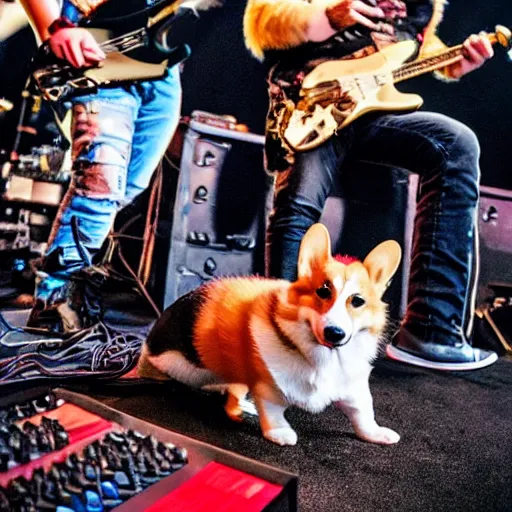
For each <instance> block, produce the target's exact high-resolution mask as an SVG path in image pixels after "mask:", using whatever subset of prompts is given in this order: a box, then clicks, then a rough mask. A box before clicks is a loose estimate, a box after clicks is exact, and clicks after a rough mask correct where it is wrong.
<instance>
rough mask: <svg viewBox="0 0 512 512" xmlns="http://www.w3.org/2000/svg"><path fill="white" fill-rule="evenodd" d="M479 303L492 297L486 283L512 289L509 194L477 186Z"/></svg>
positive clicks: (511, 204) (510, 207) (511, 233)
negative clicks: (478, 203) (509, 286)
mask: <svg viewBox="0 0 512 512" xmlns="http://www.w3.org/2000/svg"><path fill="white" fill-rule="evenodd" d="M478 224H479V229H480V236H479V240H480V276H479V281H478V301H477V302H478V303H481V302H483V301H484V300H485V299H486V298H488V297H492V296H493V295H494V293H493V292H492V290H491V289H490V288H489V284H492V283H497V282H499V283H502V284H508V285H511V286H512V191H510V190H504V189H500V188H493V187H480V207H479V218H478Z"/></svg>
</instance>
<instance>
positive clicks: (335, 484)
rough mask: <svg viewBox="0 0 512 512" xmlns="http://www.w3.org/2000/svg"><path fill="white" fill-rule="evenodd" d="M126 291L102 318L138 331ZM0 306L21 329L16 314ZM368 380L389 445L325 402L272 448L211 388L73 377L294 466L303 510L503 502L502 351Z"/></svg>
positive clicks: (511, 428)
mask: <svg viewBox="0 0 512 512" xmlns="http://www.w3.org/2000/svg"><path fill="white" fill-rule="evenodd" d="M117 298H119V297H117ZM128 299H129V297H127V296H123V304H124V308H123V311H124V312H123V314H121V313H120V311H119V308H116V307H115V304H112V306H114V307H107V308H106V310H107V312H108V314H107V321H108V323H110V324H111V325H113V324H114V325H115V326H116V327H118V328H120V327H124V328H129V329H130V330H134V329H135V330H138V331H139V332H144V331H146V330H147V328H148V324H149V323H151V320H152V318H151V316H152V315H151V312H148V311H147V307H143V306H144V305H142V306H141V304H140V299H137V298H135V297H132V298H131V300H128ZM114 302H115V301H114ZM109 306H110V304H109ZM144 313H147V315H146V316H144ZM4 314H5V316H6V317H7V319H8V320H9V321H10V322H11V323H12V324H14V325H20V326H21V325H24V318H25V317H26V314H27V311H25V312H21V311H8V312H7V311H4ZM371 388H372V392H373V397H374V404H375V411H376V417H377V421H378V422H379V424H381V425H384V426H387V427H390V428H393V429H394V430H396V431H397V432H398V433H400V435H401V436H402V439H401V441H400V442H399V443H398V444H397V445H395V446H390V447H384V446H375V445H371V444H368V443H364V442H362V441H359V440H358V439H356V438H355V437H354V435H353V434H352V431H351V428H350V425H349V423H348V420H347V419H346V418H345V417H344V416H343V414H342V413H341V412H340V411H338V410H337V409H336V408H335V407H330V408H328V409H327V410H326V411H324V412H323V413H320V414H316V415H313V414H309V413H306V412H303V411H301V410H299V409H295V408H291V409H289V410H288V412H287V417H288V419H289V421H290V423H291V424H292V426H293V427H294V428H295V429H296V430H297V433H298V436H299V441H298V444H297V446H294V447H284V448H283V447H279V446H276V445H273V444H272V443H270V442H268V441H266V440H265V439H264V438H263V437H262V436H261V433H260V431H259V427H258V424H257V421H256V419H255V418H250V419H249V420H248V421H247V422H246V423H244V424H237V423H234V422H232V421H230V420H229V419H228V418H227V416H226V415H225V413H224V410H223V407H222V405H223V399H222V397H221V396H220V395H211V394H206V393H202V392H197V391H193V390H191V389H188V388H186V387H185V386H182V385H180V384H178V383H173V382H168V383H162V384H158V383H155V384H144V385H131V386H118V385H116V384H106V383H104V382H103V383H101V384H98V385H97V386H94V387H91V386H87V387H84V386H80V387H79V388H78V389H77V387H76V386H73V389H75V390H77V391H81V392H83V393H86V394H89V395H92V396H94V397H96V398H99V399H100V400H101V401H103V402H105V403H106V404H108V405H110V406H112V407H114V408H117V409H120V410H122V411H124V412H127V413H129V414H132V415H134V416H137V417H140V418H142V419H145V420H147V421H150V422H153V423H155V424H157V425H160V426H163V427H167V428H169V429H171V430H175V431H177V432H180V433H183V434H186V435H189V436H191V437H194V438H196V439H199V440H201V441H205V442H207V443H211V444H214V445H216V446H220V447H222V448H225V449H227V450H231V451H234V452H237V453H240V454H242V455H245V456H247V457H251V458H254V459H258V460H261V461H262V462H265V463H268V464H271V465H275V466H279V467H282V468H284V469H287V470H289V471H292V472H295V473H297V474H298V475H299V505H300V510H301V511H302V512H324V511H325V512H327V511H329V512H344V511H357V512H380V511H386V512H388V511H393V512H415V511H422V512H423V511H425V512H427V511H432V512H434V511H435V512H439V511H461V512H462V511H464V512H471V511H474V512H484V511H485V512H510V511H512V442H511V436H510V434H511V432H512V360H507V359H501V360H500V361H498V362H497V363H496V364H495V365H493V366H491V367H489V368H486V369H483V370H480V371H476V372H467V373H465V372H462V373H457V374H455V373H452V374H448V373H438V372H433V371H428V370H422V369H416V368H412V367H408V366H405V365H401V364H398V363H394V362H390V361H385V360H382V361H379V362H378V363H377V365H376V368H375V370H374V372H373V374H372V378H371ZM212 512H214V511H212ZM240 512H243V511H240Z"/></svg>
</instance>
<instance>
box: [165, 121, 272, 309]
mask: <svg viewBox="0 0 512 512" xmlns="http://www.w3.org/2000/svg"><path fill="white" fill-rule="evenodd" d="M263 144H264V138H263V137H262V136H259V135H254V134H251V133H245V132H239V131H235V130H228V129H224V128H219V127H216V126H211V125H209V124H204V123H201V122H198V121H194V120H192V121H191V122H190V125H189V128H188V130H187V132H186V134H185V138H184V143H183V151H182V155H181V168H180V172H179V178H178V186H177V191H176V197H175V203H174V215H173V221H172V230H171V240H170V251H169V258H168V264H167V275H166V288H165V297H164V307H167V306H168V305H169V304H171V303H173V302H174V301H175V300H176V299H177V298H178V297H180V296H181V295H183V294H185V293H186V292H188V291H190V290H192V289H194V288H196V287H197V286H199V285H200V284H201V283H202V282H204V281H207V280H210V279H213V278H215V277H220V276H239V275H250V274H263V270H264V251H263V247H264V243H263V241H264V232H265V225H266V218H267V215H268V208H269V204H270V203H269V197H270V193H271V179H270V177H269V176H268V175H267V174H266V173H265V171H264V168H263V162H264V159H263Z"/></svg>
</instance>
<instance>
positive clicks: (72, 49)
mask: <svg viewBox="0 0 512 512" xmlns="http://www.w3.org/2000/svg"><path fill="white" fill-rule="evenodd" d="M48 44H49V46H50V49H51V50H52V52H53V53H54V54H55V55H56V56H57V57H58V58H59V59H64V60H67V61H68V62H69V63H70V64H71V65H72V66H74V67H75V68H82V67H90V66H94V65H95V64H98V62H101V61H102V60H103V59H104V58H105V54H104V53H103V50H102V49H101V48H100V46H99V44H98V43H97V42H96V40H95V39H94V37H93V36H92V34H91V33H90V32H88V31H87V30H85V29H84V28H79V27H70V28H62V29H60V30H58V31H57V32H55V33H54V34H53V35H52V36H50V38H49V39H48Z"/></svg>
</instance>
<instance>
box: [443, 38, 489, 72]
mask: <svg viewBox="0 0 512 512" xmlns="http://www.w3.org/2000/svg"><path fill="white" fill-rule="evenodd" d="M462 46H463V50H462V55H463V57H464V58H463V59H462V60H460V61H458V62H455V63H454V64H451V65H450V66H447V67H446V68H445V70H444V72H445V74H446V76H448V77H449V78H453V79H458V78H461V77H463V76H464V75H467V74H468V73H471V71H475V70H476V69H478V68H480V67H481V66H483V65H484V64H485V62H486V61H487V60H489V59H490V58H492V57H493V56H494V50H493V47H492V44H491V42H490V41H489V38H488V37H487V35H486V34H485V33H483V32H482V33H480V35H472V36H470V37H468V38H467V39H466V41H464V44H463V45H462Z"/></svg>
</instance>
